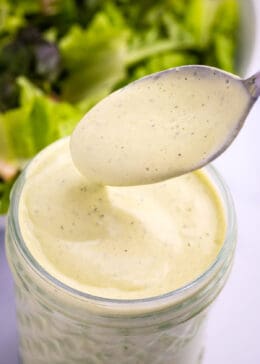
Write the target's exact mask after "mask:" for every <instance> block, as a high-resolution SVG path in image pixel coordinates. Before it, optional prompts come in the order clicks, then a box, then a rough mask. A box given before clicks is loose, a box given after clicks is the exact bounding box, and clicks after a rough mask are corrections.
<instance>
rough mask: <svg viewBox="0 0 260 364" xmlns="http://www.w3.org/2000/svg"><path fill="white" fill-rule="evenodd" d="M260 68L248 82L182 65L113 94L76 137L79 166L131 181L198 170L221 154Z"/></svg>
mask: <svg viewBox="0 0 260 364" xmlns="http://www.w3.org/2000/svg"><path fill="white" fill-rule="evenodd" d="M259 90H260V87H259V73H257V74H256V75H254V76H252V77H250V78H248V79H246V80H243V79H241V78H239V77H238V76H236V75H233V74H231V73H227V72H224V71H222V70H220V69H217V68H213V67H208V66H200V65H194V66H183V67H178V68H172V69H168V70H166V71H162V72H158V73H154V74H151V75H149V76H146V77H144V78H141V79H139V80H137V81H135V82H132V83H130V84H129V85H127V86H126V87H124V88H122V89H120V90H118V91H116V92H114V93H112V94H111V95H109V96H108V97H106V98H105V99H103V100H102V101H101V102H99V103H98V104H97V105H96V106H94V107H93V108H92V109H91V110H90V111H89V112H88V113H87V114H86V115H85V116H84V118H83V119H82V120H81V121H80V123H79V124H78V126H77V127H76V129H75V130H74V132H73V134H72V137H71V155H72V159H73V161H74V164H75V166H76V167H77V168H78V169H79V171H80V172H81V173H82V174H83V175H85V176H86V177H87V178H88V180H89V181H92V182H93V183H102V184H105V185H112V186H113V185H115V186H131V185H143V184H149V183H155V182H159V181H163V180H166V179H169V178H172V177H176V176H179V175H182V174H185V173H188V172H190V171H193V170H195V169H198V168H200V167H202V166H204V165H206V164H208V163H209V162H210V161H212V160H214V159H215V158H216V157H217V156H219V155H220V154H221V153H223V152H224V151H225V150H226V148H227V147H228V146H229V145H230V144H231V143H232V141H233V140H234V139H235V137H236V136H237V134H238V132H239V131H240V129H241V128H242V126H243V124H244V121H245V119H246V117H247V115H248V113H249V111H250V109H251V108H252V106H253V104H254V102H255V101H256V99H257V98H258V96H259Z"/></svg>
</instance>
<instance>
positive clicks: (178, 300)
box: [6, 166, 236, 364]
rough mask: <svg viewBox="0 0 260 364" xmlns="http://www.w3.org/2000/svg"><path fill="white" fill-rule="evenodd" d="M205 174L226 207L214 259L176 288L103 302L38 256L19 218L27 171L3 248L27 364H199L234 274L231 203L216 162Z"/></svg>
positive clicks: (14, 201) (18, 185) (16, 190)
mask: <svg viewBox="0 0 260 364" xmlns="http://www.w3.org/2000/svg"><path fill="white" fill-rule="evenodd" d="M205 171H206V173H207V175H208V176H209V178H210V180H211V181H212V183H213V184H214V186H215V188H216V190H217V192H218V194H219V195H220V197H221V199H222V201H223V205H224V208H225V214H226V221H227V232H226V237H225V242H224V244H223V247H222V249H221V251H220V252H219V254H218V256H217V258H216V260H215V261H214V262H213V263H212V265H211V266H210V267H209V268H208V270H207V271H205V272H204V273H203V274H202V275H201V276H200V277H198V278H197V279H196V280H194V281H192V282H190V283H189V284H188V285H186V286H184V287H182V288H180V289H177V290H175V291H173V292H169V293H167V294H164V295H161V296H157V297H154V298H147V299H137V300H116V299H105V298H100V297H95V296H92V295H88V294H86V293H83V292H80V291H77V290H75V289H73V288H71V287H68V286H66V285H65V284H63V283H61V282H60V281H58V280H57V279H55V278H54V277H52V276H51V275H50V274H48V272H46V271H45V270H44V269H43V268H42V267H41V266H40V265H39V264H38V262H37V261H36V260H35V259H34V257H33V256H32V255H31V254H30V252H29V250H28V249H27V247H26V245H25V243H24V241H23V238H22V236H21V232H20V229H19V221H18V204H19V198H20V194H21V190H22V187H23V184H24V180H25V178H24V173H23V174H22V175H21V176H20V178H19V179H18V181H17V182H16V185H15V187H14V189H13V191H12V197H11V206H10V210H9V215H8V222H7V229H6V249H7V257H8V261H9V265H10V267H11V270H12V273H13V276H14V281H15V288H16V306H17V317H18V325H19V334H20V348H19V352H20V357H21V361H22V363H23V364H41V363H42V364H43V363H44V364H46V363H50V364H61V363H62V364H77V363H82V364H83V363H84V364H112V363H116V364H155V363H156V364H159V363H161V364H198V363H201V362H202V356H203V350H204V348H203V334H204V326H205V318H206V315H207V312H208V307H209V305H210V304H211V303H212V301H214V300H215V298H216V297H217V295H218V294H219V292H220V291H221V289H222V288H223V286H224V283H225V281H226V279H227V277H228V274H229V272H230V268H231V263H232V259H233V255H234V249H235V245H236V221H235V213H234V206H233V202H232V199H231V196H230V193H229V192H228V190H227V188H226V186H225V184H224V182H223V181H222V179H221V177H220V176H219V175H218V173H217V172H216V171H215V169H214V168H213V167H211V166H208V167H206V168H205Z"/></svg>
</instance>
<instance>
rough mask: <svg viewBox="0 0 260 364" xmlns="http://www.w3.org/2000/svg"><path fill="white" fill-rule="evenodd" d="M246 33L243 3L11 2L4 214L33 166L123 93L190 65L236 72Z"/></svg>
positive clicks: (5, 63)
mask: <svg viewBox="0 0 260 364" xmlns="http://www.w3.org/2000/svg"><path fill="white" fill-rule="evenodd" d="M238 25H239V8H238V4H237V1H236V0H161V1H155V0H139V1H133V0H91V1H90V0H1V1H0V88H1V93H0V214H1V213H4V212H5V211H6V209H7V208H8V198H9V197H8V196H9V192H10V188H11V186H12V184H13V181H14V180H15V179H16V177H17V175H18V174H19V170H21V168H22V167H23V166H24V163H25V162H26V161H27V160H28V159H30V158H32V157H33V156H34V155H35V154H36V153H37V152H38V151H39V150H41V149H42V148H44V147H45V146H46V145H48V144H50V143H51V142H53V141H54V140H56V139H58V138H61V137H64V136H66V135H68V134H70V133H71V131H72V130H73V128H74V126H75V124H76V123H77V122H78V121H79V120H80V118H81V117H82V116H83V114H84V113H85V112H86V111H88V110H89V108H91V107H92V106H93V105H94V104H95V103H96V102H98V101H99V100H100V99H102V98H103V97H105V96H106V95H108V94H109V93H111V92H112V91H114V90H115V89H117V88H119V87H121V86H123V85H125V84H127V83H129V82H131V81H133V80H135V79H137V78H140V77H142V76H144V75H146V74H149V73H153V72H157V71H160V70H163V69H166V68H170V67H176V66H180V65H184V64H209V65H213V66H216V67H220V68H223V69H225V70H227V71H231V72H232V71H235V53H236V44H237V39H236V35H237V29H238ZM6 165H10V166H12V168H11V170H13V173H6V172H5V170H4V168H3V166H6Z"/></svg>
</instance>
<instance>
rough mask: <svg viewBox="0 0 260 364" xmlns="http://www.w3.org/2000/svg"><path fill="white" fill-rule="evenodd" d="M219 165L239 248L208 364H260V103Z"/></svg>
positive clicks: (256, 66)
mask: <svg viewBox="0 0 260 364" xmlns="http://www.w3.org/2000/svg"><path fill="white" fill-rule="evenodd" d="M244 1H246V0H244ZM255 9H256V16H257V18H258V24H257V26H258V29H257V32H256V35H257V38H256V46H255V50H254V54H253V57H252V62H251V64H250V66H249V68H248V69H247V75H251V74H253V73H255V72H256V71H259V70H260V29H259V18H260V1H255ZM230 107H235V105H230ZM214 164H215V166H216V167H217V168H218V170H219V171H220V172H221V174H222V176H223V177H224V179H225V180H226V182H227V184H228V186H229V188H230V190H231V193H232V195H233V198H234V201H235V206H236V211H237V218H238V245H237V251H236V256H235V262H234V266H233V270H232V273H231V276H230V278H229V281H228V283H227V285H226V286H225V288H224V290H223V291H222V293H221V295H220V296H219V298H218V299H217V301H216V303H215V304H214V305H213V307H212V310H211V312H210V317H209V323H208V330H207V335H208V336H207V350H206V357H205V362H204V363H203V364H259V363H260V100H258V102H257V103H256V104H255V106H254V109H253V110H252V111H251V113H250V115H249V117H248V119H247V120H246V124H245V125H244V127H243V130H242V131H241V132H240V134H239V136H238V137H237V139H236V140H235V142H234V143H233V144H232V146H231V147H230V148H229V149H228V150H227V151H226V152H225V153H224V154H223V155H222V156H221V157H220V158H219V159H218V160H217V161H216V163H214ZM187 364H189V363H187Z"/></svg>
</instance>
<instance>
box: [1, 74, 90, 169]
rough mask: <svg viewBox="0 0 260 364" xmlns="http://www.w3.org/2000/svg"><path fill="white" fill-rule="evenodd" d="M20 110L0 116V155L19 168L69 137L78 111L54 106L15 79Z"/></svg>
mask: <svg viewBox="0 0 260 364" xmlns="http://www.w3.org/2000/svg"><path fill="white" fill-rule="evenodd" d="M18 85H19V87H20V89H21V90H20V107H19V108H16V109H13V110H9V111H7V112H6V113H2V114H0V131H1V133H0V155H1V158H2V159H5V160H7V161H8V160H9V161H14V162H17V164H18V165H23V163H24V161H26V160H28V159H29V158H31V157H33V156H34V155H35V154H36V153H37V152H39V151H40V150H41V149H43V148H44V147H45V146H47V145H49V144H50V143H52V142H53V141H55V140H56V139H59V138H61V137H64V136H66V135H69V134H70V133H71V132H72V130H73V128H74V126H75V125H76V123H77V122H78V121H79V120H80V118H81V117H82V115H83V114H82V111H80V110H79V109H78V108H77V107H76V106H73V105H70V104H68V103H65V102H56V101H55V100H53V99H51V98H50V97H47V96H46V95H45V94H44V93H43V92H42V91H41V90H39V89H38V88H36V87H35V86H34V85H32V84H31V83H30V82H29V81H28V80H27V79H26V78H23V77H20V78H19V79H18Z"/></svg>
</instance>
